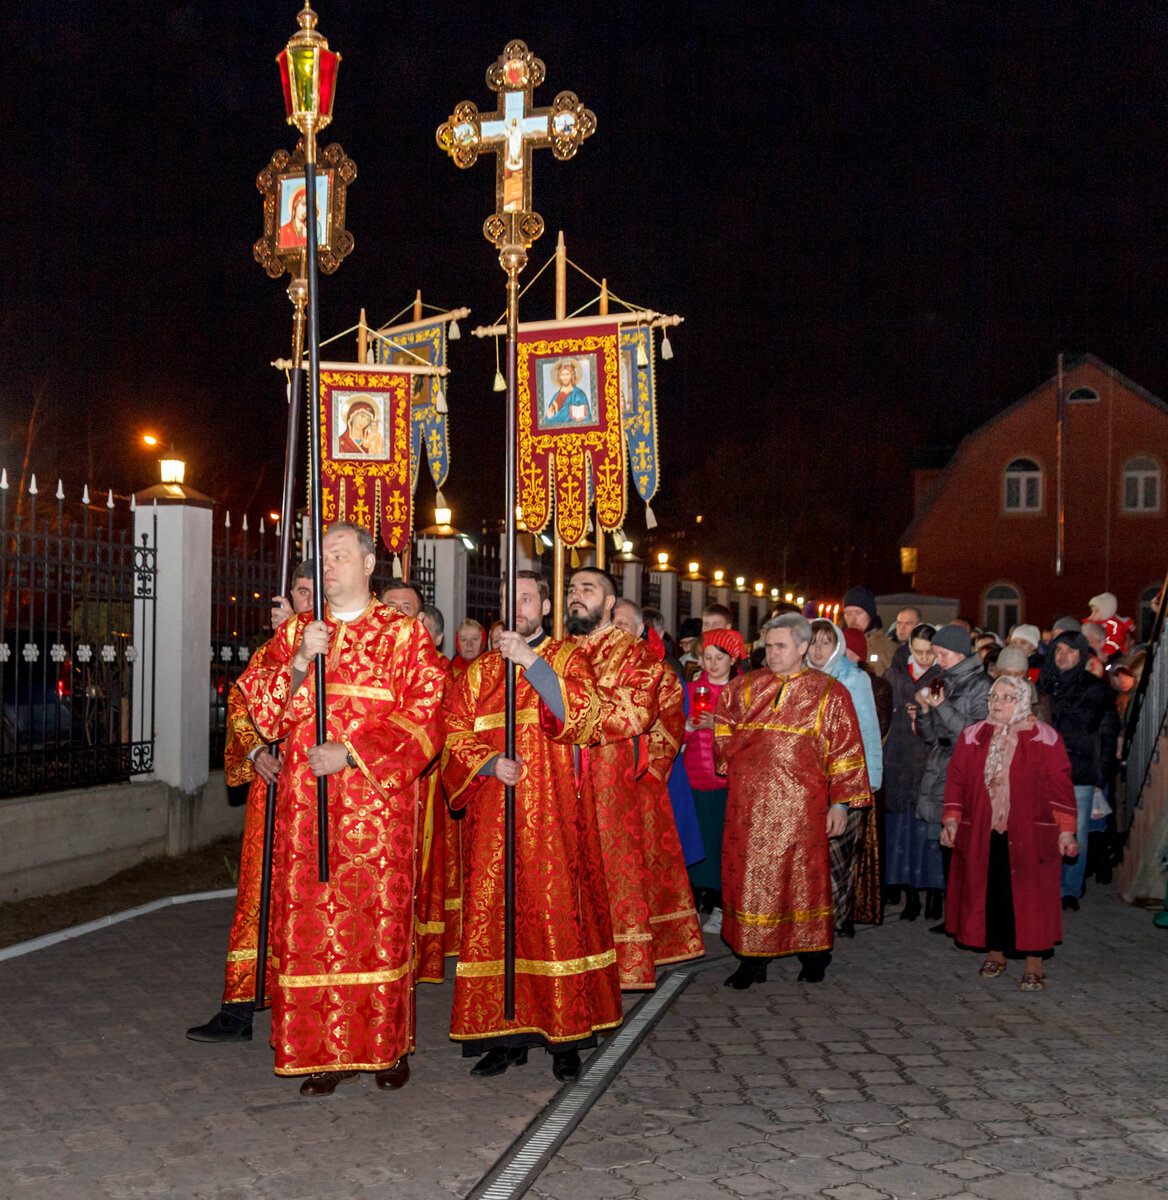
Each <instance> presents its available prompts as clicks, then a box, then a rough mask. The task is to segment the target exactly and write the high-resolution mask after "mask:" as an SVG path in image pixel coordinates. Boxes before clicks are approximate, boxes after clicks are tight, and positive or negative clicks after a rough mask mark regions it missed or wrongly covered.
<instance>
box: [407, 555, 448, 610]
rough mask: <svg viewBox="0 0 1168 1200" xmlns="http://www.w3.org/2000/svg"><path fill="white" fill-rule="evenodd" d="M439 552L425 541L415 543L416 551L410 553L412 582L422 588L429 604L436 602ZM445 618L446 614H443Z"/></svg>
mask: <svg viewBox="0 0 1168 1200" xmlns="http://www.w3.org/2000/svg"><path fill="white" fill-rule="evenodd" d="M437 557H438V556H437V552H436V551H435V549H434V547H433V546H428V545H427V544H426V543H425V542H423V541H417V542H415V543H414V553H413V554H411V555H410V583H412V584H413V585H414V586H415V587H417V588H420V589H421V592H422V595H423V596H424V597H425V598H426V603H427V604H433V603H434V585H435V583H436V582H437V574H438V571H437V562H436V559H437ZM442 616H443V618H445V616H446V614H445V613H443V614H442Z"/></svg>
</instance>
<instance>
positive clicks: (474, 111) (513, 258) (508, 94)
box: [436, 41, 596, 1021]
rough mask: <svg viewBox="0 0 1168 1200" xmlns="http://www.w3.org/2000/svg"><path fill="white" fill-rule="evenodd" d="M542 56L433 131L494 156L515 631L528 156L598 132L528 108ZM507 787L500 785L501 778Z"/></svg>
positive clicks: (507, 878) (507, 806) (511, 937)
mask: <svg viewBox="0 0 1168 1200" xmlns="http://www.w3.org/2000/svg"><path fill="white" fill-rule="evenodd" d="M544 75H545V68H544V64H543V63H542V62H541V61H540V59H538V58H536V57H535V55H534V54H532V53H531V51H530V50H528V48H527V47H526V45H524V43H523V42H521V41H513V42H509V43H508V44H507V46H506V47H505V48H504V50H503V53H502V54H501V55H500V56H499V58H498V59H496V61H495V62H494V63H493V64H492V65H491V66H490V67H489V68H488V70H487V86H488V87H490V88H491V90H492V91H494V92H497V93H499V94H500V96H501V102H502V103H501V107H500V108H499V110H497V111H496V112H495V113H493V114H492V115H490V116H489V117H486V118H485V119H484V118H482V117H480V115H479V111H478V108H477V107H476V106H475V105H474V104H473V103H471V102H470V101H464V102H463V103H461V104H459V105H458V106H457V107H456V108H455V110H454V112H453V114H452V115H451V117H450V118H449V120H447V121H446V122H445V123H444V124H443V125H441V126H440V127H439V128H438V131H437V134H436V137H437V141H438V145H439V146H440V147H441V148H442V149H443V150H445V151H446V152H447V153H448V154H449V155H450V157H451V158H453V159H454V162H455V164H456V165H457V166H459V167H469V166H471V165H472V164H473V163H474V162H475V160H476V159H477V158H478V155H479V152H480V151H482V150H492V151H494V153H495V156H496V175H495V201H496V205H495V212H494V214H493V215H492V216H490V217H488V218H487V220H486V221H485V222H484V224H483V233H484V235H485V236H486V238H487V240H488V241H490V242H491V243H492V244H493V245H495V246H496V247H497V248H498V250H499V265H500V266H501V267H502V268H503V270H504V271H505V272H506V274H507V434H506V437H507V451H506V466H505V472H506V485H505V502H504V511H505V512H506V514H507V532H506V545H507V582H506V594H505V612H504V623H505V625H506V627H507V629H509V630H515V629H516V623H515V598H516V583H517V576H516V553H517V536H516V522H515V491H516V461H517V448H516V447H517V441H518V336H519V273H520V272H521V271H522V270H523V268H524V267H525V266H526V265H527V250H528V248H529V247H530V246H531V244H532V242H534V241H535V240H536V238H538V237H539V236H540V234H541V233H543V218H542V217H541V216H540V215H539V214H538V213H536V212H532V211H531V152H532V149H533V148H534V147H536V146H549V145H550V146H551V147H552V150H553V152H554V153H555V155H556V157H557V158H561V159H568V158H571V157H572V156H573V155H574V154H575V153H576V151H577V150H578V149H579V148H580V145H581V144H582V143H583V141H584V139H585V138H586V137H589V136H591V134H593V133H594V132H595V130H596V117H595V116H594V115H593V113H591V112H590V111H589V110H588V109H586V108H585V107H584V106H583V105H582V104H581V103H580V102H579V100H578V99H577V98H576V96H575V95H574V94H573V93H572V92H561V93H560V94H559V95H558V96H557V97H556V98H555V101H554V102H553V104H552V106H551V107H550V108H542V109H533V108H532V107H531V98H532V97H531V94H532V90H533V88H535V87H536V86H537V85H538V84H540V83H542V82H543V80H544ZM515 684H516V673H515V663H514V662H513V661H508V662H507V664H506V669H505V671H504V689H505V690H504V712H505V718H504V719H505V724H504V748H503V754H504V757H505V758H507V759H509V760H514V759H515ZM504 782H505V781H504ZM503 869H504V946H503V957H504V964H503V977H504V987H503V1010H504V1019H505V1020H507V1021H513V1020H514V1019H515V787H514V784H513V783H509V784H506V785H505V791H504V864H503Z"/></svg>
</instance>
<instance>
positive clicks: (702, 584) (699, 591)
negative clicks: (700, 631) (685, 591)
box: [679, 579, 706, 621]
mask: <svg viewBox="0 0 1168 1200" xmlns="http://www.w3.org/2000/svg"><path fill="white" fill-rule="evenodd" d="M705 607H706V581H705V580H704V579H694V580H693V581H692V582H691V583H690V586H689V612H687V613H686V614H685V616H686V617H698V618H699V619H700V617H701V615H702V609H703V608H705ZM679 615H680V614H679ZM681 619H682V620H683V621H684V620H685V617H682V618H681Z"/></svg>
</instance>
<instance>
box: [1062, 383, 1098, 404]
mask: <svg viewBox="0 0 1168 1200" xmlns="http://www.w3.org/2000/svg"><path fill="white" fill-rule="evenodd" d="M1098 400H1099V393H1098V392H1097V391H1095V390H1094V389H1093V388H1089V387H1078V388H1075V390H1074V391H1073V392H1072V393H1071V394H1070V395H1069V396H1068V397H1067V403H1068V404H1094V403H1096V402H1097V401H1098Z"/></svg>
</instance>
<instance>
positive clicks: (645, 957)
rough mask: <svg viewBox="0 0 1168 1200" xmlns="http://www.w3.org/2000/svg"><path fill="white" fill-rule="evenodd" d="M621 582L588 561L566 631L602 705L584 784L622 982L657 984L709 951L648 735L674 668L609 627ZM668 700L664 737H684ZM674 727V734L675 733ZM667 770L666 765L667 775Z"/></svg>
mask: <svg viewBox="0 0 1168 1200" xmlns="http://www.w3.org/2000/svg"><path fill="white" fill-rule="evenodd" d="M615 603H616V582H615V580H614V579H613V578H612V576H611V575H609V574H608V572H607V571H600V570H597V569H596V568H595V567H583V568H581V569H580V570H579V571H576V572H575V573H574V574H573V575H572V578H571V582H570V586H569V588H568V621H567V629H568V632H569V633H570V634H572V635H573V636H574V637H575V638H576V641H577V644H578V645H579V646H580V647H581V649H582V650H583V651H584V652H585V654H586V655H587V656H588V660H589V662H590V663H591V665H592V670H593V674H594V675H595V676H596V683H597V695H598V697H599V702H600V708H599V713H598V717H597V722H596V726H595V731H594V733H593V735H592V741H591V744H590V745H589V746H588V748H587V750H586V752H585V759H586V773H585V790H586V791H587V792H588V793H589V794H590V797H591V801H592V803H593V804H594V805H595V807H596V818H597V821H598V823H599V825H600V845H601V849H602V850H603V852H604V874H605V880H606V882H607V884H608V899H609V906H610V908H611V911H612V932H613V938H614V940H615V942H616V953H617V965H618V966H619V968H620V981H621V987H622V988H625V989H643V990H644V989H652V988H654V987H656V983H657V971H656V968H657V967H658V966H660V965H663V964H665V963H671V962H680V961H682V960H684V959H690V958H700V957H701V956H702V955H703V954H704V953H705V944H704V942H703V941H702V932H701V927H700V925H699V924H698V918H697V913H696V911H695V910H694V905H693V893H692V892H691V890H690V887H689V876H688V875H687V874H686V869H685V858H684V856H683V855H682V852H681V842H680V841H679V839H678V836H677V825H676V824H675V822H674V819H673V810H672V808H671V806H670V803H669V793H668V791H667V790H666V789H665V788H664V787H662V786H661V778H663V777H664V776H662V775H661V771H662V770H663V768H664V758H663V755H664V753H665V748H664V743H662V745H661V746H660V747H658V749H657V751H656V753H657V758H658V763H657V770H656V771H655V772H654V774H652V775H649V777H648V778H646V775H647V773H648V772H649V769H650V763H651V761H652V759H653V757H654V753H655V751H654V747H653V746H652V745H651V744H650V739H649V738H648V737H647V736H646V735H648V734H649V732H650V730H651V729H652V727H653V725H654V722H655V721H656V720H657V717H658V714H659V712H660V710H661V696H662V687H661V681H662V676H663V673H664V672H665V671H667V670H668V668H667V667H666V666H665V665H664V664H663V663H662V662H660V661H658V660H657V659H656V658H655V657H654V656H653V654H652V652H651V651H650V650H649V647H648V646H647V645H646V644H645V643H644V642H642V641H641V640H640V639H639V638H635V637H633V636H632V635H630V634H628V633H626V632H625V631H624V630H623V629H618V628H617V627H616V626H615V625H613V624H612V610H613V606H614V605H615ZM680 699H681V697H680V692H679V691H678V693H677V695H676V700H677V704H676V705H674V703H673V701H672V699H671V701H670V704H669V706H668V707H667V715H668V720H667V721H666V722H665V723H664V724H663V726H662V730H661V732H662V735H663V737H664V738H666V739H668V738H671V739H672V741H673V742H674V743H676V741H677V740H678V739H679V738H680V731H681V727H682V725H683V724H684V721H685V718H684V715H683V714H682V712H681V708H680ZM670 731H672V732H670ZM665 774H666V775H667V774H668V771H665Z"/></svg>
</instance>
